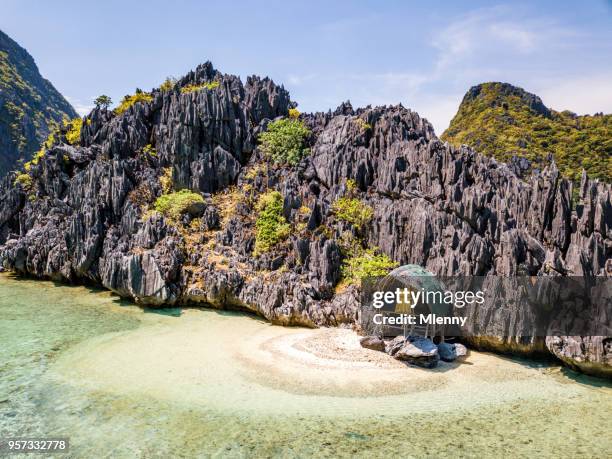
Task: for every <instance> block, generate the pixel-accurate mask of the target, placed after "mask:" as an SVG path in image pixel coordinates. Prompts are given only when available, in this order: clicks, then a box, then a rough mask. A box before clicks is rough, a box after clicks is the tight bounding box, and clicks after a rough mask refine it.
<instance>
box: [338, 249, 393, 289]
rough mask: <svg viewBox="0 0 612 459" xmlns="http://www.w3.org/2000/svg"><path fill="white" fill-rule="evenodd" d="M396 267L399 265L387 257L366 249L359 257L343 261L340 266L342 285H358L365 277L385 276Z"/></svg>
mask: <svg viewBox="0 0 612 459" xmlns="http://www.w3.org/2000/svg"><path fill="white" fill-rule="evenodd" d="M397 266H399V263H396V262H394V261H393V260H391V259H390V258H389V257H388V256H387V255H385V254H377V253H376V252H375V250H373V249H367V250H364V251H363V252H362V253H361V254H359V255H355V256H352V257H350V258H347V259H345V261H344V263H343V265H342V279H343V282H344V283H348V284H358V283H359V282H360V281H361V279H363V278H365V277H378V276H386V275H387V274H389V271H391V270H392V269H393V268H396V267H397Z"/></svg>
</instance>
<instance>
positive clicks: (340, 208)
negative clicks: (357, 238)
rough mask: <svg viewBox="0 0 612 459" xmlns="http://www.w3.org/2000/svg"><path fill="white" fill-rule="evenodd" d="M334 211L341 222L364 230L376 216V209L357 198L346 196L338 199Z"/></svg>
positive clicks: (333, 207) (334, 204)
mask: <svg viewBox="0 0 612 459" xmlns="http://www.w3.org/2000/svg"><path fill="white" fill-rule="evenodd" d="M347 185H348V184H347ZM332 210H333V211H334V214H336V217H338V218H339V219H340V220H343V221H345V222H348V223H350V224H351V225H353V226H355V227H356V228H358V229H362V228H363V227H364V226H365V225H367V224H368V223H369V222H370V220H372V216H373V215H374V209H372V208H371V207H370V206H368V205H367V204H364V203H363V202H361V201H360V200H359V199H357V198H351V197H346V196H345V197H342V198H338V199H337V200H336V201H335V202H334V203H333V205H332Z"/></svg>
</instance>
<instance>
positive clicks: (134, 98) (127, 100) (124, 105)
mask: <svg viewBox="0 0 612 459" xmlns="http://www.w3.org/2000/svg"><path fill="white" fill-rule="evenodd" d="M152 100H153V96H152V95H151V94H149V93H147V92H142V91H141V90H139V89H137V90H136V93H135V94H133V95H131V96H125V97H124V98H123V99H122V100H121V102H119V105H118V106H117V108H115V113H116V114H117V115H121V114H122V113H123V112H125V111H126V110H127V109H128V108H130V107H131V106H132V105H134V104H136V103H138V102H145V103H148V102H151V101H152Z"/></svg>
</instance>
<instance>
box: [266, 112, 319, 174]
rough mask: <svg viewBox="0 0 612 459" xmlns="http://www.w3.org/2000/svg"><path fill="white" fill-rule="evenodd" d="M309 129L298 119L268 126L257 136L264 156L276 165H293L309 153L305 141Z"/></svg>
mask: <svg viewBox="0 0 612 459" xmlns="http://www.w3.org/2000/svg"><path fill="white" fill-rule="evenodd" d="M309 136H310V129H308V128H307V127H306V126H305V125H304V123H303V122H302V121H300V120H298V119H293V118H283V119H281V120H278V121H273V122H271V123H270V124H268V129H267V130H266V132H263V133H261V134H260V135H259V141H260V142H261V149H262V151H263V152H264V154H265V155H266V156H267V157H269V158H271V159H272V161H274V162H275V163H277V164H290V165H295V164H297V163H299V162H300V160H301V159H302V158H303V157H304V156H306V155H307V154H308V153H309V152H310V151H309V149H308V148H307V147H306V140H307V139H308V137H309Z"/></svg>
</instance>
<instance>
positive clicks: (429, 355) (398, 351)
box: [386, 336, 440, 368]
mask: <svg viewBox="0 0 612 459" xmlns="http://www.w3.org/2000/svg"><path fill="white" fill-rule="evenodd" d="M386 351H387V353H388V354H389V355H390V356H391V357H393V358H395V359H397V360H401V361H403V362H406V363H410V364H411V365H416V366H419V367H423V368H435V367H436V366H437V365H438V362H439V361H440V355H439V354H438V347H437V346H436V345H435V344H434V343H433V342H432V341H431V340H429V339H427V338H421V337H415V336H407V337H404V336H396V337H395V338H394V339H393V340H392V341H391V342H390V343H388V345H387V347H386Z"/></svg>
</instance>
